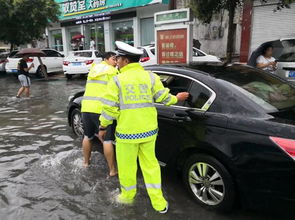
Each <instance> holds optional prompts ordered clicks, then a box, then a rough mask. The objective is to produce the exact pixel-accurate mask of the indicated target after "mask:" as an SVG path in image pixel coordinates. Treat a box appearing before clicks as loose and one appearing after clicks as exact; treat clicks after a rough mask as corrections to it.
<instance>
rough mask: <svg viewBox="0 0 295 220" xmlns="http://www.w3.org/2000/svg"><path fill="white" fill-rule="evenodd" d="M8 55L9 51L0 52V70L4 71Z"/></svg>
mask: <svg viewBox="0 0 295 220" xmlns="http://www.w3.org/2000/svg"><path fill="white" fill-rule="evenodd" d="M8 56H9V52H3V53H0V72H5V66H6V63H7V57H8Z"/></svg>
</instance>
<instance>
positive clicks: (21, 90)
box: [16, 86, 30, 97]
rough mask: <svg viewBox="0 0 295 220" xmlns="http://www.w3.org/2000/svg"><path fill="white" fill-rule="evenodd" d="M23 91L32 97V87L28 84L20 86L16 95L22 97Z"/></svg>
mask: <svg viewBox="0 0 295 220" xmlns="http://www.w3.org/2000/svg"><path fill="white" fill-rule="evenodd" d="M23 92H25V94H26V96H27V97H30V87H27V86H22V87H20V89H19V90H18V92H17V95H16V96H17V97H20V96H21V95H22V94H23Z"/></svg>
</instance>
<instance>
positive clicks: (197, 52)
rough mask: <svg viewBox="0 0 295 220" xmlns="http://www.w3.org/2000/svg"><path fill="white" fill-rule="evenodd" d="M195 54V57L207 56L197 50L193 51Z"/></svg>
mask: <svg viewBox="0 0 295 220" xmlns="http://www.w3.org/2000/svg"><path fill="white" fill-rule="evenodd" d="M193 54H194V56H196V57H203V56H205V54H204V53H202V52H201V51H199V50H197V49H193Z"/></svg>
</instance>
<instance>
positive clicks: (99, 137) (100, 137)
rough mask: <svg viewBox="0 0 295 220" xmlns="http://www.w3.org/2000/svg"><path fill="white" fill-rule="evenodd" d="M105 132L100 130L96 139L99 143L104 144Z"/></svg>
mask: <svg viewBox="0 0 295 220" xmlns="http://www.w3.org/2000/svg"><path fill="white" fill-rule="evenodd" d="M106 133H107V131H106V130H100V131H99V133H98V139H99V140H100V141H101V143H103V142H104V138H105V136H106Z"/></svg>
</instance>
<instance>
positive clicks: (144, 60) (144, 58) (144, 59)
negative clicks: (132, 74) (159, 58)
mask: <svg viewBox="0 0 295 220" xmlns="http://www.w3.org/2000/svg"><path fill="white" fill-rule="evenodd" d="M150 59H151V58H149V57H142V58H140V62H142V63H144V62H146V61H149V60H150Z"/></svg>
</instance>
